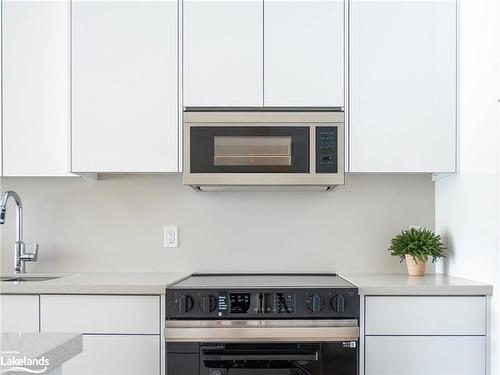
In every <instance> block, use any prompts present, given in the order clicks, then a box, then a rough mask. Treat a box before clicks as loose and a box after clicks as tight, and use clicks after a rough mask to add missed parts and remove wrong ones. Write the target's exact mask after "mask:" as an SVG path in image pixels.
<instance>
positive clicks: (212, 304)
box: [200, 295, 217, 313]
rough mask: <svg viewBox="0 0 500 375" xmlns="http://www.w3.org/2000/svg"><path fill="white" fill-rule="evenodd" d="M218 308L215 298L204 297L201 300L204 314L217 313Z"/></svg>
mask: <svg viewBox="0 0 500 375" xmlns="http://www.w3.org/2000/svg"><path fill="white" fill-rule="evenodd" d="M216 307H217V300H216V299H215V297H214V296H210V295H208V296H203V297H201V299H200V309H201V311H203V312H204V313H211V312H213V311H215V309H216Z"/></svg>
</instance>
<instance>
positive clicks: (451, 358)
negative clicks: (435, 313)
mask: <svg viewBox="0 0 500 375" xmlns="http://www.w3.org/2000/svg"><path fill="white" fill-rule="evenodd" d="M365 345H366V348H365V375H410V374H411V375H481V374H483V375H484V374H485V373H486V337H484V336H411V337H408V336H392V337H391V336H383V337H382V336H368V337H366V341H365Z"/></svg>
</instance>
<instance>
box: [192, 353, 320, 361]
mask: <svg viewBox="0 0 500 375" xmlns="http://www.w3.org/2000/svg"><path fill="white" fill-rule="evenodd" d="M201 358H202V360H206V361H294V362H297V361H317V360H318V359H319V354H318V352H314V353H308V354H304V353H302V354H300V353H297V354H207V353H205V354H203V355H202V356H201Z"/></svg>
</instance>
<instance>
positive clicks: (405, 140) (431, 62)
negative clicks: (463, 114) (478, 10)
mask: <svg viewBox="0 0 500 375" xmlns="http://www.w3.org/2000/svg"><path fill="white" fill-rule="evenodd" d="M456 6H457V5H456V2H455V1H358V0H354V1H352V2H351V6H350V17H351V18H350V28H351V30H350V31H351V32H350V44H351V45H350V63H351V69H350V86H351V87H350V88H351V101H350V171H351V172H436V173H439V172H454V171H455V159H456V152H455V147H456V98H457V94H456V90H457V84H456V73H457V50H456V44H457V20H456Z"/></svg>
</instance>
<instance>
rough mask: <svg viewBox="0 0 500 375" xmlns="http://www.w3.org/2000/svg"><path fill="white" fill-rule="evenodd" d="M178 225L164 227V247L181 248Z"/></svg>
mask: <svg viewBox="0 0 500 375" xmlns="http://www.w3.org/2000/svg"><path fill="white" fill-rule="evenodd" d="M177 233H178V228H177V226H176V225H170V226H165V227H163V247H179V244H178V235H177Z"/></svg>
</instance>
